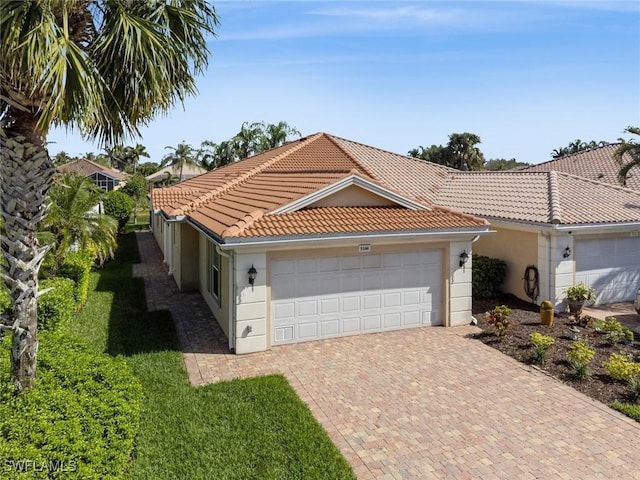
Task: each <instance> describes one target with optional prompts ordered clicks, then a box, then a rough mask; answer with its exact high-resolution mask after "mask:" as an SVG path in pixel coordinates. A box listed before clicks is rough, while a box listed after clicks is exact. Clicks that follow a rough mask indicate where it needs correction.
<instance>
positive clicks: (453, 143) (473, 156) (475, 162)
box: [447, 132, 484, 170]
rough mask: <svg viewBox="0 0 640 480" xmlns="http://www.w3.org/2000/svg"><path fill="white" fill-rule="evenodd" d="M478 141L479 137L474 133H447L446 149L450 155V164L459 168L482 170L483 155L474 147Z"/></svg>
mask: <svg viewBox="0 0 640 480" xmlns="http://www.w3.org/2000/svg"><path fill="white" fill-rule="evenodd" d="M478 143H480V137H479V136H478V135H476V134H474V133H466V132H465V133H452V134H451V135H449V143H448V144H447V150H449V152H450V155H451V162H452V165H451V166H452V167H453V168H457V169H459V170H482V167H483V165H484V155H483V154H482V152H481V151H480V149H479V148H478V147H476V145H477V144H478Z"/></svg>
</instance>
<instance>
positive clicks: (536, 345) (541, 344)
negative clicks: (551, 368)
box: [529, 332, 556, 365]
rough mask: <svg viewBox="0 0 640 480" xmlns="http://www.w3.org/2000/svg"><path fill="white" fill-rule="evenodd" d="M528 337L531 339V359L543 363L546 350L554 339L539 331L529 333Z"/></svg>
mask: <svg viewBox="0 0 640 480" xmlns="http://www.w3.org/2000/svg"><path fill="white" fill-rule="evenodd" d="M529 339H530V340H531V345H533V352H534V353H533V361H534V362H535V363H537V364H539V365H542V364H544V362H545V360H546V358H547V351H548V350H549V348H551V346H552V345H553V344H554V343H555V342H556V341H555V339H554V338H553V337H550V336H549V335H543V334H542V333H540V332H533V333H531V334H530V335H529Z"/></svg>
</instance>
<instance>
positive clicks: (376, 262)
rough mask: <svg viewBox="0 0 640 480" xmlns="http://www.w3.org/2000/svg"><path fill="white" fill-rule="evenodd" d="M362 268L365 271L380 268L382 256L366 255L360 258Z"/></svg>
mask: <svg viewBox="0 0 640 480" xmlns="http://www.w3.org/2000/svg"><path fill="white" fill-rule="evenodd" d="M362 267H363V268H365V269H367V268H380V267H382V255H367V256H366V257H362Z"/></svg>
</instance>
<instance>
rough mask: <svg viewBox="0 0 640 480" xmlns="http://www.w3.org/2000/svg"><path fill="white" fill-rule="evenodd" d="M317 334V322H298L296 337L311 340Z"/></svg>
mask: <svg viewBox="0 0 640 480" xmlns="http://www.w3.org/2000/svg"><path fill="white" fill-rule="evenodd" d="M317 336H318V323H317V322H309V323H299V324H298V338H299V339H300V340H311V339H314V338H316V337H317Z"/></svg>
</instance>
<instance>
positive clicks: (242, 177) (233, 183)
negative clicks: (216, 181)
mask: <svg viewBox="0 0 640 480" xmlns="http://www.w3.org/2000/svg"><path fill="white" fill-rule="evenodd" d="M321 135H322V134H321V133H318V134H315V135H310V136H308V137H305V138H304V139H302V141H300V142H299V143H298V144H297V145H292V147H291V148H290V149H288V150H286V151H284V152H282V153H280V154H278V155H276V156H275V157H273V158H270V159H269V160H266V161H265V162H262V163H260V164H259V165H256V166H255V167H253V168H251V169H250V170H247V171H246V172H243V173H241V174H239V175H238V176H236V177H234V178H233V179H232V180H230V181H228V182H226V183H224V184H223V185H220V186H219V187H218V188H215V189H214V190H211V191H210V192H207V193H206V194H205V195H202V196H201V197H199V198H197V199H195V200H194V201H193V202H191V203H190V204H189V205H186V206H185V207H183V208H181V209H180V213H182V214H185V213H188V212H190V211H193V210H194V209H196V208H198V207H200V206H202V205H204V204H205V203H206V202H209V201H211V200H213V199H215V198H216V197H219V196H221V195H223V194H224V193H226V192H228V191H229V190H231V189H232V188H235V187H237V186H238V185H239V184H241V183H244V182H246V181H247V180H249V179H250V178H251V177H253V176H255V175H257V174H258V173H260V172H262V171H264V170H266V169H267V168H269V167H270V166H271V165H273V164H274V163H276V162H278V161H279V160H281V159H282V158H284V157H286V156H288V155H290V154H291V153H293V152H297V151H298V150H300V149H301V148H302V147H303V146H305V145H307V144H308V143H311V142H313V141H314V140H315V139H317V138H320V136H321Z"/></svg>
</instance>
